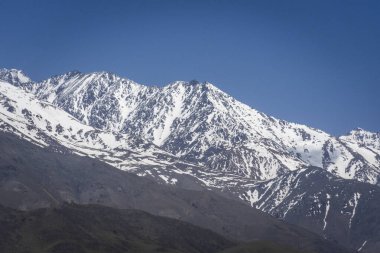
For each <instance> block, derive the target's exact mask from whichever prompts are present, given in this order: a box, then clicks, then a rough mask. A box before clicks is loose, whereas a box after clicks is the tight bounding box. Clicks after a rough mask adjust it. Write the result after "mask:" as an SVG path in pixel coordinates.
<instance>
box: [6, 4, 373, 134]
mask: <svg viewBox="0 0 380 253" xmlns="http://www.w3.org/2000/svg"><path fill="white" fill-rule="evenodd" d="M379 13H380V1H366V0H357V1H352V0H341V1H337V0H326V1H323V0H309V1H304V0H299V1H296V0H294V1H293V0H289V1H282V0H278V1H273V0H265V1H264V0H263V1H254V0H252V1H240V0H235V1H232V0H231V1H225V0H203V1H195V0H192V1H184V0H176V1H174V0H173V1H165V0H161V1H158V0H149V1H148V0H139V1H131V0H130V1H112V0H108V1H95V0H93V1H78V0H77V1H71V0H65V1H63V0H62V1H55V0H49V1H48V0H46V1H43V0H41V1H35V0H28V1H17V0H11V1H7V0H1V1H0V34H1V39H0V67H6V68H18V69H22V70H24V71H25V72H26V73H27V74H28V75H29V76H30V77H31V78H32V79H34V80H41V79H44V78H47V77H49V76H51V75H54V74H60V73H63V72H66V71H70V70H74V69H76V70H80V71H82V72H90V71H98V70H107V71H112V72H115V73H116V74H119V75H120V76H124V77H128V78H130V79H133V80H135V81H137V82H139V83H142V84H147V85H160V86H161V85H165V84H167V83H169V82H172V81H174V80H192V79H197V80H199V81H209V82H211V83H214V84H215V85H216V86H218V87H219V88H221V89H222V90H224V91H226V92H227V93H229V94H231V95H232V96H234V97H235V98H237V99H238V100H240V101H242V102H244V103H246V104H248V105H250V106H252V107H253V108H255V109H257V110H259V111H262V112H264V113H267V114H270V115H272V116H275V117H278V118H281V119H285V120H288V121H293V122H298V123H303V124H307V125H310V126H313V127H315V128H320V129H322V130H325V131H328V132H330V133H332V134H335V135H339V134H344V133H346V132H348V131H349V130H351V129H352V128H355V127H362V128H364V129H368V130H371V131H380V46H379V45H380V15H379Z"/></svg>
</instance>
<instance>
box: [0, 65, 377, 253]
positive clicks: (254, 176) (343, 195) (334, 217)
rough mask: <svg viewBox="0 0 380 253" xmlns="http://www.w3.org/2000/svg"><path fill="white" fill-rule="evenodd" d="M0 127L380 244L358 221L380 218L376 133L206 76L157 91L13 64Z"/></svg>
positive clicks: (2, 79)
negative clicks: (288, 117)
mask: <svg viewBox="0 0 380 253" xmlns="http://www.w3.org/2000/svg"><path fill="white" fill-rule="evenodd" d="M0 130H1V131H5V132H10V133H13V134H16V135H18V136H20V137H22V138H24V139H27V140H28V141H30V142H33V143H34V144H37V145H40V146H56V147H57V150H58V151H60V152H74V153H77V154H80V155H88V156H91V157H94V158H97V159H99V160H101V161H104V162H106V163H108V164H111V165H113V166H114V167H117V168H119V169H123V170H128V171H131V172H133V173H136V174H138V175H140V176H147V177H151V178H154V179H155V180H157V181H160V182H164V183H167V184H173V185H176V186H178V187H182V188H189V189H201V188H202V187H207V188H209V189H216V190H218V191H223V192H227V193H228V194H232V196H234V197H236V198H240V199H243V200H244V201H246V202H247V203H249V204H250V205H251V206H253V207H255V208H258V209H261V210H263V211H265V212H268V213H270V214H272V215H274V216H276V217H279V218H282V219H285V220H287V221H290V222H292V223H296V224H299V225H301V226H304V227H306V228H308V229H311V230H313V231H314V232H317V233H320V234H322V235H324V236H326V237H328V238H331V239H336V240H339V241H342V242H344V243H346V242H347V241H350V243H349V244H350V246H351V247H353V248H355V249H358V248H359V247H361V246H363V245H362V244H363V243H364V242H365V241H368V242H366V244H367V246H368V245H374V244H373V243H374V242H371V240H373V238H372V239H371V236H369V235H368V233H370V232H368V231H367V230H366V229H364V228H363V227H364V226H366V225H365V224H367V223H366V222H364V221H365V220H367V218H365V217H367V216H368V217H370V218H371V219H375V220H376V219H378V217H377V216H376V215H375V216H373V215H372V214H371V215H368V213H366V212H364V211H363V212H361V211H360V212H359V210H369V211H368V212H371V211H372V212H375V211H376V210H378V209H377V208H378V205H377V204H376V203H377V202H376V196H378V195H379V193H378V186H376V184H379V180H380V176H379V175H380V134H379V133H370V132H367V131H364V130H362V129H356V130H353V131H351V132H350V133H349V134H347V135H344V136H341V137H334V136H332V135H329V134H327V133H325V132H323V131H321V130H318V129H314V128H311V127H308V126H305V125H300V124H295V123H290V122H286V121H283V120H279V119H276V118H273V117H271V116H268V115H265V114H263V113H261V112H258V111H256V110H254V109H252V108H250V107H249V106H247V105H245V104H243V103H240V102H239V101H236V100H235V99H234V98H232V97H231V96H229V95H227V94H226V93H224V92H223V91H221V90H220V89H218V88H217V87H215V86H213V85H212V84H210V83H207V82H206V83H198V82H196V81H191V82H183V81H178V82H174V83H171V84H169V85H167V86H165V87H162V88H160V87H149V86H144V85H140V84H137V83H135V82H134V81H131V80H128V79H124V78H120V77H118V76H116V75H115V74H112V73H108V72H96V73H91V74H83V73H80V72H77V71H76V72H69V73H66V74H64V75H59V76H54V77H52V78H49V79H47V80H45V81H42V82H33V81H31V79H30V78H28V77H27V76H26V75H25V74H23V72H22V71H19V70H14V69H12V70H6V69H2V70H1V71H0ZM313 166H314V167H313ZM315 167H318V168H315ZM347 179H349V180H347ZM351 179H352V180H351ZM358 181H361V182H364V183H360V182H358ZM368 183H369V184H368ZM370 184H374V185H370ZM363 200H366V202H363ZM373 203H375V204H373ZM374 210H375V211H374ZM376 213H378V212H377V211H376ZM298 216H302V217H304V218H303V219H296V218H295V217H298ZM374 226H380V224H377V223H376V222H375V225H374ZM341 228H344V229H343V230H342V229H341ZM339 231H344V232H339ZM355 233H361V234H363V235H367V236H361V237H359V236H358V239H357V240H356V239H355V240H354V239H352V238H351V236H352V235H353V234H355ZM379 236H380V235H379ZM379 241H380V240H379ZM363 247H364V246H363Z"/></svg>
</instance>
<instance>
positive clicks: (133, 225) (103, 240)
mask: <svg viewBox="0 0 380 253" xmlns="http://www.w3.org/2000/svg"><path fill="white" fill-rule="evenodd" d="M0 209H1V210H0V213H1V215H0V222H1V224H2V226H1V227H0V235H2V236H1V239H0V251H1V252H14V253H16V252H31V253H34V252H35V253H43V252H55V253H58V252H62V253H64V252H75V253H80V252H83V253H85V252H94V253H95V252H99V253H101V252H114V253H117V252H120V253H122V252H123V253H124V252H173V253H174V252H177V253H179V252H182V253H185V252H188V253H201V252H204V253H208V252H210V253H213V252H219V251H220V250H222V249H226V248H229V247H231V246H233V245H234V244H235V243H233V242H231V241H229V240H227V239H225V238H223V237H222V236H220V235H218V234H215V233H214V232H212V231H209V230H206V229H201V228H199V227H196V226H193V225H191V224H188V223H186V222H182V221H178V220H174V219H169V218H163V217H158V216H153V215H150V214H148V213H145V212H142V211H138V210H117V209H112V208H107V207H102V206H96V205H88V206H78V205H74V204H65V205H62V206H60V207H57V208H50V209H38V210H34V211H29V212H17V211H15V210H10V209H6V208H1V207H0ZM16 238H17V240H15V239H16Z"/></svg>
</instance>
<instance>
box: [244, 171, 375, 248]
mask: <svg viewBox="0 0 380 253" xmlns="http://www.w3.org/2000/svg"><path fill="white" fill-rule="evenodd" d="M247 189H249V190H248V191H247V193H245V194H243V195H241V197H242V198H243V199H246V200H247V201H250V202H251V204H252V206H254V207H256V208H258V209H260V210H262V211H265V212H267V213H270V214H272V215H273V216H275V217H278V218H281V219H284V220H286V221H288V222H290V223H293V224H297V225H298V226H302V227H305V228H307V229H309V230H311V231H314V232H315V233H318V234H320V235H322V236H324V237H327V238H330V239H332V240H337V241H339V242H341V243H343V244H344V245H350V247H352V248H354V249H359V248H362V251H363V252H367V251H366V250H367V249H369V248H371V247H372V248H374V249H375V248H376V247H379V245H380V240H379V239H380V230H379V229H378V228H379V227H380V202H379V199H380V189H379V187H377V186H373V185H369V184H365V183H361V182H357V181H355V180H342V179H340V178H337V177H336V176H334V175H332V174H329V173H326V172H325V171H323V170H322V169H320V168H313V167H310V168H305V169H301V170H300V171H297V172H291V173H288V174H286V175H283V176H281V177H278V178H276V179H273V180H269V181H266V182H257V183H255V184H254V185H250V186H249V187H248V188H247ZM363 243H365V244H366V245H365V247H362V245H363ZM368 252H371V251H370V250H368ZM372 252H376V251H372Z"/></svg>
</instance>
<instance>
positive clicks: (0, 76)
mask: <svg viewBox="0 0 380 253" xmlns="http://www.w3.org/2000/svg"><path fill="white" fill-rule="evenodd" d="M0 80H3V81H6V82H8V83H11V84H13V85H16V86H19V85H21V84H26V83H30V82H32V80H31V79H30V78H29V77H28V76H27V75H25V73H24V72H23V71H22V70H19V69H6V68H2V69H0Z"/></svg>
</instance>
